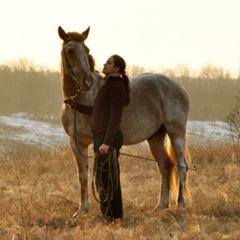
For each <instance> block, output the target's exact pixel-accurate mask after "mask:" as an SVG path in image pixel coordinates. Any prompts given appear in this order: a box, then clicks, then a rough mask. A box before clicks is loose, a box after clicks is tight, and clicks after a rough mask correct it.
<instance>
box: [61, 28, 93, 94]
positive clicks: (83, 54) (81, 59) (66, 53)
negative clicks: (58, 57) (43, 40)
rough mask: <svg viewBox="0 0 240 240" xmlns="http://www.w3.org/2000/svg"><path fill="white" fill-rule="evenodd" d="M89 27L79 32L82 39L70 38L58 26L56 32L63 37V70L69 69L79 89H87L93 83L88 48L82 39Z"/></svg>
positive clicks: (85, 36)
mask: <svg viewBox="0 0 240 240" xmlns="http://www.w3.org/2000/svg"><path fill="white" fill-rule="evenodd" d="M88 32H89V28H88V29H87V30H86V31H85V32H83V33H82V34H81V36H82V41H77V40H75V39H71V36H69V35H68V34H66V33H65V31H64V30H63V29H62V28H61V27H59V29H58V33H59V36H60V38H61V39H63V41H64V43H63V49H62V56H63V61H64V63H63V67H64V70H67V71H70V74H71V75H72V78H73V80H74V81H76V82H77V83H78V87H79V89H80V90H84V91H86V90H89V89H90V88H91V86H92V83H93V77H92V74H91V69H90V64H89V49H88V47H87V46H86V45H85V44H84V40H85V39H86V38H87V35H88Z"/></svg>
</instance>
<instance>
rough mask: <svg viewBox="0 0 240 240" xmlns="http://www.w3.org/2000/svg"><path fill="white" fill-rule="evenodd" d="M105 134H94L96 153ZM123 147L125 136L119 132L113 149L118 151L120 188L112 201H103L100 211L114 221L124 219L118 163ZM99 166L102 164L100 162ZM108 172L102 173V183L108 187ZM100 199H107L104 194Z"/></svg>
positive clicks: (100, 194)
mask: <svg viewBox="0 0 240 240" xmlns="http://www.w3.org/2000/svg"><path fill="white" fill-rule="evenodd" d="M104 137H105V133H99V132H93V140H94V152H95V153H96V152H98V149H99V147H100V146H101V145H102V143H103V141H104ZM122 145H123V134H122V131H121V130H119V131H118V132H117V133H116V135H115V137H114V140H113V143H112V145H111V147H113V148H115V149H116V155H117V173H116V174H118V188H117V189H116V191H115V192H114V193H113V196H111V199H107V200H106V201H101V204H100V209H101V212H102V214H104V215H105V216H107V217H111V218H114V219H117V218H122V217H123V206H122V191H121V185H120V168H119V162H118V156H119V150H120V148H121V147H122ZM95 161H101V160H100V159H99V158H96V159H95ZM99 164H101V163H100V162H99ZM108 170H109V169H104V171H103V172H102V175H101V176H102V179H101V182H102V183H103V184H104V185H105V186H104V187H107V184H108ZM99 197H100V199H103V198H105V196H104V194H103V193H101V192H100V193H99Z"/></svg>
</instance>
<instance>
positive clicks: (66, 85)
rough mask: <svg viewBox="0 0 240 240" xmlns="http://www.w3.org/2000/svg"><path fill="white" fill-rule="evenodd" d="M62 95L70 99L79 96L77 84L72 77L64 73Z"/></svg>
mask: <svg viewBox="0 0 240 240" xmlns="http://www.w3.org/2000/svg"><path fill="white" fill-rule="evenodd" d="M61 85H62V95H63V97H64V98H69V97H72V96H74V95H75V94H77V88H76V84H75V82H74V81H73V80H72V77H71V76H70V75H67V74H65V73H63V75H62V84H61Z"/></svg>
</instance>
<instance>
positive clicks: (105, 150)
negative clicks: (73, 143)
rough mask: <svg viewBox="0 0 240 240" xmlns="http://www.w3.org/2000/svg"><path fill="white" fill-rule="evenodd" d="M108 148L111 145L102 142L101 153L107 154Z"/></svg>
mask: <svg viewBox="0 0 240 240" xmlns="http://www.w3.org/2000/svg"><path fill="white" fill-rule="evenodd" d="M108 149H109V146H108V145H106V144H102V145H101V146H100V147H99V153H100V154H101V155H106V154H108Z"/></svg>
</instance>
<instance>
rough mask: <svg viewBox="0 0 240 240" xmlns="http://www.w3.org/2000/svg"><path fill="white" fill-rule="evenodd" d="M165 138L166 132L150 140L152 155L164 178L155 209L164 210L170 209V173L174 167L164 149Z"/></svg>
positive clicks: (157, 134)
mask: <svg viewBox="0 0 240 240" xmlns="http://www.w3.org/2000/svg"><path fill="white" fill-rule="evenodd" d="M165 136H166V133H165V131H164V132H161V133H156V134H155V135H154V136H152V137H151V138H150V139H148V143H149V147H150V150H151V153H152V155H153V157H154V158H155V159H156V161H157V165H158V168H159V171H160V173H161V176H162V185H161V195H160V197H159V201H158V204H157V205H156V207H155V209H164V208H168V207H169V192H170V172H171V167H172V166H171V165H170V164H169V161H168V155H167V152H166V150H165V147H164V139H165ZM155 209H154V210H155Z"/></svg>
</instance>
